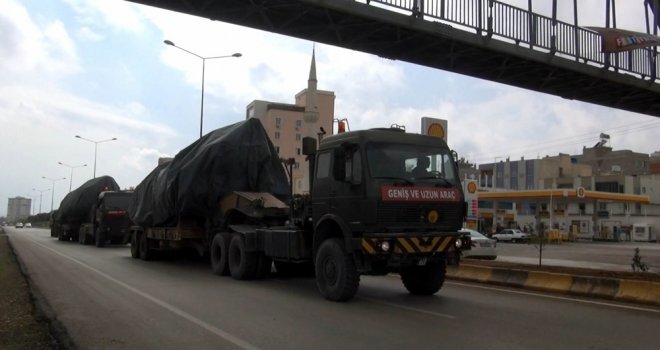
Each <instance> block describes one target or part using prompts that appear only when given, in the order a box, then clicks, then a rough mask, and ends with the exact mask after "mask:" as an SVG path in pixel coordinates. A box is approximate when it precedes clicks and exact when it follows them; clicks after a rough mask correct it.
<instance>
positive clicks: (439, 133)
mask: <svg viewBox="0 0 660 350" xmlns="http://www.w3.org/2000/svg"><path fill="white" fill-rule="evenodd" d="M421 131H422V132H421V133H422V135H429V136H435V137H439V138H441V139H443V140H444V141H445V142H447V120H446V119H438V118H431V117H422V128H421Z"/></svg>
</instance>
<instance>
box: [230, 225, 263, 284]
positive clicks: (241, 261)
mask: <svg viewBox="0 0 660 350" xmlns="http://www.w3.org/2000/svg"><path fill="white" fill-rule="evenodd" d="M227 257H228V263H229V272H230V273H231V277H233V278H235V279H237V280H249V279H252V278H254V277H255V275H256V273H257V254H256V253H248V252H247V251H246V249H245V240H244V239H243V236H242V235H240V234H234V235H233V236H232V237H231V241H230V243H229V254H227Z"/></svg>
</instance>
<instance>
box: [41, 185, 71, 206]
mask: <svg viewBox="0 0 660 350" xmlns="http://www.w3.org/2000/svg"><path fill="white" fill-rule="evenodd" d="M41 178H42V179H44V180H49V181H51V182H52V186H51V192H50V211H51V213H52V212H53V199H55V182H56V181H60V180H66V177H58V178H56V179H53V178H50V177H45V176H42V177H41Z"/></svg>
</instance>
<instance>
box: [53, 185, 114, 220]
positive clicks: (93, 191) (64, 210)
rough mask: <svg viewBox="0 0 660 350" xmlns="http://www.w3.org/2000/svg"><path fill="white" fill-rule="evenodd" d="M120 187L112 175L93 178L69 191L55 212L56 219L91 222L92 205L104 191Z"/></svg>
mask: <svg viewBox="0 0 660 350" xmlns="http://www.w3.org/2000/svg"><path fill="white" fill-rule="evenodd" d="M119 190H120V187H119V185H118V184H117V182H116V181H115V179H113V178H112V177H111V176H101V177H97V178H94V179H91V180H89V181H87V182H85V183H84V184H82V185H81V186H80V187H78V188H76V189H75V190H73V191H71V192H69V194H67V195H66V196H65V197H64V199H62V202H61V203H60V207H59V209H58V210H57V213H56V214H55V220H56V221H57V222H60V223H69V224H73V223H82V222H89V221H91V218H90V217H89V216H90V215H91V209H92V206H93V205H94V204H95V203H96V200H97V199H98V197H99V194H100V193H101V192H103V191H119Z"/></svg>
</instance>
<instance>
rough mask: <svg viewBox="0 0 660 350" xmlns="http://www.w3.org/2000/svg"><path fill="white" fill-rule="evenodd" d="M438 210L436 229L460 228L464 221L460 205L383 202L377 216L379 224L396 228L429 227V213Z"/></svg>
mask: <svg viewBox="0 0 660 350" xmlns="http://www.w3.org/2000/svg"><path fill="white" fill-rule="evenodd" d="M434 209H435V210H436V211H437V212H438V214H440V215H439V218H438V222H437V223H436V224H434V226H435V227H436V229H439V230H450V229H455V228H456V227H460V225H461V224H462V221H463V217H462V215H461V212H462V207H461V205H459V204H458V203H435V204H433V205H429V204H427V203H420V204H415V203H384V202H381V203H380V205H379V207H378V212H377V214H376V220H377V222H378V224H380V225H385V226H390V227H396V226H428V225H430V224H429V223H428V221H427V220H426V216H427V214H428V212H429V211H431V210H434Z"/></svg>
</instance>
